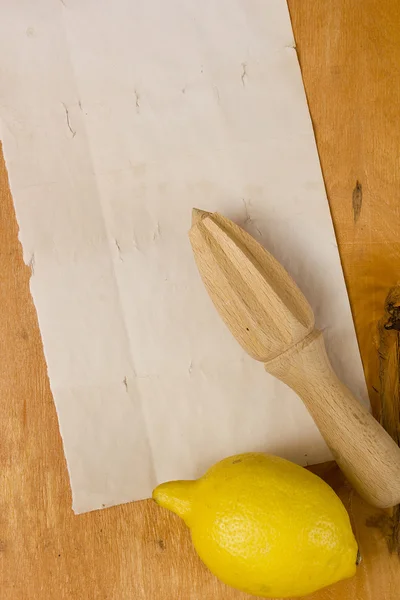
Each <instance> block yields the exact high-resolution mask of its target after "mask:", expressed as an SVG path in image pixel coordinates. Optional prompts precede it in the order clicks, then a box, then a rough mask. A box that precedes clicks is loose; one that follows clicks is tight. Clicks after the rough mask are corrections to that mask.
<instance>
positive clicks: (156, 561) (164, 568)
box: [0, 0, 400, 600]
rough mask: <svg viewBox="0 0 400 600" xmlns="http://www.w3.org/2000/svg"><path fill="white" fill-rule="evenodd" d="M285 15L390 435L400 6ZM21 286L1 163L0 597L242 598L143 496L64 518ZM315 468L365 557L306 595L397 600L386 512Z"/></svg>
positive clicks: (44, 391) (378, 3) (385, 3)
mask: <svg viewBox="0 0 400 600" xmlns="http://www.w3.org/2000/svg"><path fill="white" fill-rule="evenodd" d="M290 8H291V14H292V19H293V26H294V30H295V35H296V40H297V49H298V53H299V57H300V62H301V66H302V70H303V76H304V80H305V86H306V90H307V94H308V99H309V103H310V109H311V114H312V117H313V122H314V126H315V130H316V137H317V142H318V148H319V152H320V157H321V162H322V167H323V171H324V176H325V181H326V186H327V190H328V195H329V198H330V203H331V210H332V214H333V219H334V222H335V226H336V233H337V237H338V241H339V247H340V251H341V256H342V260H343V266H344V271H345V275H346V281H347V285H348V289H349V294H350V299H351V303H352V308H353V313H354V318H355V322H356V328H357V333H358V338H359V342H360V346H361V352H362V357H363V361H364V366H365V370H366V375H367V380H368V384H369V391H370V395H371V399H372V402H373V405H374V409H375V411H376V414H377V415H381V416H382V420H383V422H384V423H385V425H386V427H387V428H388V430H389V431H390V432H391V433H392V434H393V435H396V434H397V432H398V431H399V420H398V414H399V389H398V380H399V376H398V373H399V367H398V347H399V338H398V336H399V332H398V330H397V329H396V327H397V326H398V322H397V320H396V318H397V312H396V303H397V290H398V288H397V287H396V286H397V285H398V280H399V279H400V276H399V273H400V219H399V208H398V207H399V191H398V190H399V189H400V169H399V167H398V148H399V147H400V131H399V128H398V123H399V122H400V107H399V97H400V73H399V67H398V65H399V64H400V6H399V4H398V2H397V0H364V1H363V2H361V1H358V0H337V1H336V2H335V3H328V2H326V0H302V1H301V2H299V1H296V0H292V1H291V2H290ZM28 282H29V270H28V268H27V267H26V266H24V264H23V261H22V253H21V248H20V246H19V243H18V239H17V226H16V221H15V216H14V213H13V208H12V201H11V198H10V195H9V192H8V187H7V178H6V173H5V169H4V164H3V162H1V164H0V357H1V360H0V424H1V425H0V589H1V595H2V598H4V600H37V599H40V600H54V599H57V600H64V599H65V600H67V599H68V600H82V598H87V599H88V600H92V599H93V600H97V599H99V600H100V599H101V600H128V599H129V600H131V599H134V600H198V599H200V598H201V599H202V600H203V599H204V600H239V599H244V598H246V596H245V595H243V594H241V593H238V592H235V591H233V590H230V589H228V588H227V587H225V586H224V585H223V584H220V583H219V582H218V581H217V580H216V579H215V578H214V577H213V576H212V575H211V574H210V573H208V572H207V570H206V569H205V567H203V566H202V564H201V563H200V561H199V560H198V559H197V557H196V555H195V553H194V551H193V550H192V547H191V544H190V540H189V535H188V532H187V531H186V529H185V527H184V525H183V524H182V523H181V522H180V521H179V520H178V519H177V518H175V517H174V516H173V515H171V514H168V513H167V512H166V511H162V510H161V509H159V508H157V507H155V505H153V503H151V502H141V503H134V504H129V505H125V506H121V507H116V508H113V509H109V510H106V511H101V512H98V513H89V514H86V515H82V516H80V517H74V516H73V514H72V511H71V509H70V506H71V498H70V493H69V486H68V477H67V472H66V465H65V461H64V457H63V452H62V447H61V439H60V436H59V433H58V426H57V419H56V413H55V408H54V404H53V400H52V398H51V394H50V391H49V387H48V382H47V378H46V368H45V362H44V358H43V354H42V348H41V343H40V336H39V331H38V327H37V321H36V316H35V312H34V309H33V304H32V301H31V299H30V294H29V287H28ZM391 290H392V291H391ZM385 306H386V309H385ZM399 323H400V321H399ZM385 325H386V328H385ZM387 327H394V328H392V329H387ZM318 472H319V473H320V474H323V476H324V477H325V478H326V480H327V481H328V482H329V483H331V484H332V485H333V486H334V487H335V489H336V490H337V491H338V493H339V494H340V495H341V497H342V498H343V500H344V501H345V503H346V506H347V507H348V509H349V511H350V514H351V517H352V520H353V524H354V528H355V531H356V535H357V537H358V540H359V542H360V546H361V551H362V554H363V555H364V561H363V563H362V566H361V567H360V569H359V572H358V575H357V577H356V578H354V579H353V580H351V581H348V582H343V583H341V584H338V585H337V586H335V587H333V588H331V589H328V590H325V591H323V592H320V593H318V594H314V595H313V596H312V598H313V599H314V600H339V599H340V600H350V599H351V600H376V599H377V598H379V600H395V598H397V597H398V590H399V587H400V562H399V559H398V558H397V556H395V555H394V554H393V555H390V554H389V551H388V545H391V546H392V547H393V548H394V549H397V548H398V546H399V540H398V515H397V513H396V514H395V516H394V518H391V517H390V515H389V514H388V513H384V512H382V511H378V510H376V509H372V508H370V507H368V506H367V505H366V504H365V503H364V502H363V501H361V500H360V499H359V498H358V497H357V496H356V495H355V494H354V493H353V492H352V491H351V490H350V488H349V486H348V485H347V484H346V483H345V482H344V481H343V478H342V476H341V475H340V473H339V472H338V470H337V469H336V468H335V466H332V465H325V466H320V467H319V468H318ZM385 538H386V539H385ZM288 568H290V566H288Z"/></svg>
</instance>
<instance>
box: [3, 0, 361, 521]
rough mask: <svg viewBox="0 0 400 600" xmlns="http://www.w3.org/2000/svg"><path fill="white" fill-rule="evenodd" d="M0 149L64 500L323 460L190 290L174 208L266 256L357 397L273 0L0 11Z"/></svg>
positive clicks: (346, 314)
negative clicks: (26, 271) (27, 268)
mask: <svg viewBox="0 0 400 600" xmlns="http://www.w3.org/2000/svg"><path fill="white" fill-rule="evenodd" d="M1 13H2V14H1V19H0V56H1V92H0V117H1V137H2V140H3V144H4V151H5V157H6V162H7V167H8V171H9V177H10V183H11V190H12V193H13V197H14V202H15V208H16V213H17V218H18V222H19V226H20V239H21V242H22V245H23V250H24V259H25V261H26V263H27V264H30V265H31V267H32V278H31V290H32V295H33V298H34V302H35V305H36V309H37V313H38V318H39V324H40V328H41V333H42V338H43V344H44V351H45V355H46V360H47V365H48V372H49V377H50V383H51V389H52V392H53V395H54V400H55V403H56V406H57V411H58V416H59V423H60V429H61V434H62V437H63V443H64V449H65V453H66V457H67V462H68V468H69V473H70V478H71V486H72V492H73V508H74V510H75V511H76V512H85V511H89V510H93V509H96V508H101V507H104V506H110V505H113V504H118V503H122V502H128V501H131V500H135V499H140V498H144V497H147V496H149V495H150V494H151V490H152V488H153V487H154V486H155V485H156V484H158V483H160V482H162V481H165V480H168V479H173V478H187V477H196V476H198V475H199V474H201V473H202V472H203V471H204V470H205V469H206V468H207V467H209V466H210V465H211V464H212V463H213V462H214V461H216V460H218V459H221V458H223V457H225V456H227V455H229V454H233V453H236V452H242V451H247V450H263V451H267V452H271V453H276V454H278V455H280V456H284V457H287V458H289V459H292V460H295V461H297V462H299V463H301V464H307V463H308V464H311V463H314V462H320V461H323V460H325V459H328V458H330V454H329V452H328V450H327V448H326V446H325V444H324V442H323V441H322V439H321V437H320V435H319V433H318V431H317V429H316V427H315V425H314V424H313V422H312V420H311V418H310V417H309V415H308V413H307V412H306V409H305V408H304V406H303V404H302V402H301V401H300V400H299V399H298V398H297V397H296V396H295V394H294V393H292V392H291V391H290V390H289V389H287V388H286V387H285V386H284V385H283V384H281V383H280V382H278V381H275V380H274V379H273V378H272V377H270V376H269V375H267V374H266V373H265V372H264V369H263V367H262V365H261V364H259V363H256V362H255V361H253V360H252V359H251V358H249V357H248V356H246V355H245V353H244V352H243V350H242V349H241V348H240V346H239V345H238V344H237V343H236V342H235V341H234V339H233V338H232V337H231V335H230V333H229V332H228V330H227V329H226V328H225V326H224V325H223V323H222V322H221V320H220V318H219V316H218V315H217V313H216V311H215V309H214V307H213V306H212V304H211V301H210V300H209V298H208V296H207V293H206V291H205V289H204V287H203V284H202V282H201V279H200V277H199V275H198V272H197V269H196V266H195V263H194V259H193V256H192V252H191V248H190V244H189V241H188V238H187V230H188V229H189V226H190V219H191V208H192V207H193V206H197V207H199V208H202V209H204V210H208V211H216V210H218V211H220V212H222V213H223V214H224V215H226V216H227V217H230V218H232V219H234V220H235V221H236V222H238V223H239V224H241V225H243V226H244V227H245V228H246V229H247V230H248V231H249V232H250V233H252V234H253V235H255V237H256V238H258V239H259V240H260V241H261V242H262V243H263V244H264V245H265V246H266V248H267V249H268V250H270V251H271V252H272V253H273V254H274V255H275V256H276V257H277V258H278V260H280V261H281V262H282V263H283V264H284V265H285V266H286V268H287V269H288V270H289V272H290V273H291V274H292V275H293V277H294V278H295V280H296V281H297V282H298V284H299V285H300V287H301V289H302V290H303V292H304V293H305V295H306V296H307V298H308V299H309V301H310V303H311V305H312V307H313V309H314V311H315V314H316V321H317V325H318V326H319V327H320V328H323V329H324V330H325V338H326V341H327V346H328V351H329V353H330V356H331V358H332V360H333V363H334V365H335V367H336V368H337V371H338V374H339V375H340V376H341V377H342V378H343V380H344V381H345V382H346V383H347V384H348V385H349V386H350V387H351V388H352V390H353V391H354V392H355V393H356V394H357V395H358V396H359V397H363V398H364V400H365V401H366V395H365V383H364V379H363V374H362V368H361V363H360V358H359V354H358V349H357V343H356V338H355V334H354V329H353V323H352V319H351V314H350V308H349V303H348V299H347V294H346V289H345V285H344V280H343V275H342V271H341V266H340V261H339V256H338V251H337V246H336V242H335V236H334V232H333V228H332V223H331V220H330V214H329V207H328V202H327V199H326V196H325V191H324V184H323V180H322V176H321V171H320V166H319V161H318V155H317V150H316V146H315V142H314V137H313V131H312V126H311V122H310V117H309V113H308V109H307V104H306V98H305V94H304V90H303V85H302V80H301V74H300V69H299V65H298V61H297V56H296V51H295V49H294V40H293V34H292V30H291V25H290V19H289V15H288V10H287V6H286V3H285V2H283V0H268V1H267V2H265V0H219V1H218V2H216V1H215V0H202V1H201V2H199V1H198V0H168V1H165V0H113V1H112V2H111V1H109V0H108V1H107V0H3V3H2V10H1Z"/></svg>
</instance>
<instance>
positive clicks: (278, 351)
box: [189, 209, 400, 507]
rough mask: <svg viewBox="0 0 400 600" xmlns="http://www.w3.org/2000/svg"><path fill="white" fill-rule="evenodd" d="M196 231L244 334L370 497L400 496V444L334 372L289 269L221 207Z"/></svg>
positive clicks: (200, 250)
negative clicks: (219, 210)
mask: <svg viewBox="0 0 400 600" xmlns="http://www.w3.org/2000/svg"><path fill="white" fill-rule="evenodd" d="M189 237H190V241H191V244H192V248H193V252H194V256H195V259H196V263H197V266H198V268H199V271H200V274H201V277H202V279H203V282H204V284H205V286H206V288H207V290H208V293H209V295H210V296H211V299H212V301H213V302H214V304H215V306H216V308H217V310H218V311H219V313H220V315H221V317H222V318H223V320H224V321H225V323H226V325H227V326H228V327H229V329H230V331H231V333H232V334H233V335H234V337H235V338H236V339H237V341H238V342H239V343H240V344H241V345H242V347H243V348H244V349H245V350H246V352H247V353H248V354H250V356H252V357H253V358H255V359H256V360H259V361H261V362H263V363H264V364H265V368H266V370H267V371H268V372H269V373H271V374H272V375H274V376H275V377H277V378H278V379H280V380H281V381H283V382H284V383H286V384H287V385H288V386H290V387H291V388H292V389H293V390H294V391H295V392H296V393H297V394H298V395H299V396H300V397H301V399H302V400H303V402H304V404H305V405H306V407H307V409H308V411H309V412H310V414H311V416H312V417H313V419H314V421H315V423H316V424H317V426H318V428H319V430H320V432H321V434H322V435H323V437H324V439H325V441H326V443H327V444H328V446H329V447H330V449H331V451H332V453H333V455H334V457H335V459H336V461H337V463H338V464H339V466H340V468H341V469H342V470H343V472H344V473H345V474H346V476H347V477H348V479H349V480H350V481H351V483H352V484H353V486H354V487H355V488H356V489H357V491H358V492H359V493H360V494H361V495H362V496H363V497H364V498H365V499H366V500H367V501H368V502H370V503H371V504H373V505H375V506H379V507H389V506H394V505H395V504H398V503H400V448H399V447H398V446H397V444H396V443H395V442H394V441H393V440H392V438H391V437H390V436H389V434H388V433H387V432H386V431H385V430H384V429H383V428H382V427H381V426H380V425H379V423H378V422H377V421H376V420H375V419H374V417H373V416H372V415H371V414H370V413H369V412H368V411H367V409H366V408H364V406H362V405H361V404H360V403H359V402H358V401H357V400H356V399H355V398H354V396H353V395H352V393H351V392H350V390H349V389H348V388H347V387H346V386H345V385H344V384H343V383H342V382H341V381H340V380H339V379H338V377H337V376H336V374H335V373H334V371H333V369H332V367H331V364H330V362H329V359H328V357H327V354H326V351H325V345H324V341H323V337H322V334H321V332H320V331H318V330H316V329H315V327H314V315H313V312H312V309H311V307H310V305H309V304H308V302H307V300H306V299H305V297H304V296H303V294H302V292H301V291H300V290H299V288H298V287H297V285H296V284H295V283H294V281H293V280H292V278H291V277H290V276H289V275H288V273H287V272H286V271H285V269H284V268H283V267H282V266H281V265H280V264H279V263H278V261H277V260H275V258H273V256H271V254H269V253H268V252H267V251H266V250H265V249H264V248H263V247H262V246H261V245H260V244H259V243H258V242H257V241H256V240H255V239H254V238H253V237H252V236H251V235H249V234H248V233H246V232H245V231H244V230H243V229H241V228H240V227H238V226H237V225H235V224H234V223H233V222H232V221H230V220H229V219H226V218H225V217H223V216H221V215H219V214H218V213H214V214H211V213H207V212H204V211H200V210H197V209H194V210H193V224H192V228H191V230H190V233H189Z"/></svg>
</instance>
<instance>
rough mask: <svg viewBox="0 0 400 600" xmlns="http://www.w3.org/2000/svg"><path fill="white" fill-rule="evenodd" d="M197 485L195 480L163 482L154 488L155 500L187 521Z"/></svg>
mask: <svg viewBox="0 0 400 600" xmlns="http://www.w3.org/2000/svg"><path fill="white" fill-rule="evenodd" d="M195 485H196V482H195V481H169V482H167V483H162V484H161V485H159V486H157V487H156V488H155V490H153V500H155V501H156V502H157V504H159V505H160V506H163V507H164V508H167V509H168V510H171V511H172V512H174V513H175V514H177V515H179V516H180V517H181V518H182V519H183V520H184V521H186V520H187V518H188V517H189V515H190V512H191V510H192V504H193V492H194V487H195Z"/></svg>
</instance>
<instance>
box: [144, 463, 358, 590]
mask: <svg viewBox="0 0 400 600" xmlns="http://www.w3.org/2000/svg"><path fill="white" fill-rule="evenodd" d="M153 498H154V500H155V501H156V502H157V503H158V504H160V505H161V506H164V507H165V508H168V509H169V510H172V511H173V512H175V513H176V514H178V515H179V516H181V517H182V518H183V519H184V521H185V522H186V524H187V525H188V527H189V528H190V529H191V533H192V540H193V544H194V546H195V548H196V550H197V552H198V554H199V556H200V558H201V559H202V560H203V562H204V563H205V564H206V565H207V566H208V568H209V569H210V571H212V572H213V573H214V574H215V575H216V576H217V577H219V578H220V579H221V580H222V581H224V582H225V583H227V584H228V585H231V586H233V587H235V588H238V589H240V590H243V591H245V592H248V593H250V594H255V595H258V596H269V597H271V596H272V597H275V598H286V597H288V596H302V595H305V594H310V593H312V592H314V591H316V590H318V589H320V588H322V587H325V586H327V585H330V584H332V583H335V582H336V581H339V580H341V579H345V578H347V577H352V576H353V575H354V574H355V571H356V560H357V551H358V549H357V543H356V540H355V538H354V535H353V532H352V529H351V525H350V520H349V516H348V514H347V512H346V509H345V507H344V506H343V504H342V502H341V501H340V499H339V498H338V496H337V495H336V494H335V492H334V491H333V490H332V489H331V488H330V487H329V486H328V485H327V484H326V483H325V482H324V481H322V479H320V478H319V477H317V476H316V475H314V474H313V473H310V472H309V471H307V470H306V469H304V468H303V467H299V466H298V465H295V464H293V463H291V462H289V461H287V460H284V459H282V458H278V457H276V456H269V455H266V454H262V453H247V454H239V455H237V456H232V457H230V458H226V459H225V460H222V461H221V462H219V463H217V464H216V465H214V466H213V467H211V469H210V470H209V471H208V472H207V473H206V474H205V475H204V476H203V477H201V478H200V479H198V480H197V481H171V482H169V483H163V484H161V485H159V486H158V487H157V488H156V489H155V490H154V492H153Z"/></svg>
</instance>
